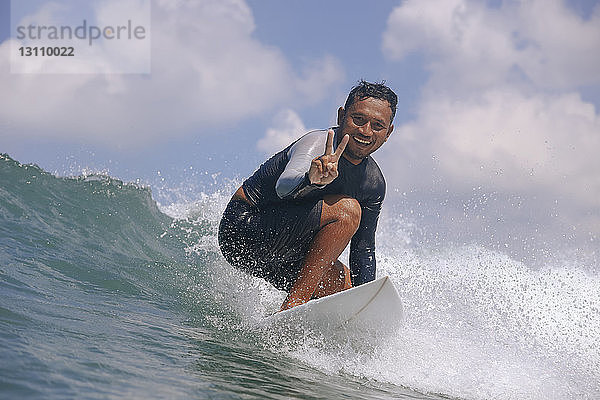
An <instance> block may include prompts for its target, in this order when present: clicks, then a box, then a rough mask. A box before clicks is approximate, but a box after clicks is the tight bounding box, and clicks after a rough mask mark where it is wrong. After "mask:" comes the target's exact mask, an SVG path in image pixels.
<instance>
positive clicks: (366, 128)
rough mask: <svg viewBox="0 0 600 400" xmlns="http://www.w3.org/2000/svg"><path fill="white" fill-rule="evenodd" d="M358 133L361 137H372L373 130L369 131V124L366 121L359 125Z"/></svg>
mask: <svg viewBox="0 0 600 400" xmlns="http://www.w3.org/2000/svg"><path fill="white" fill-rule="evenodd" d="M358 131H359V132H360V134H361V135H363V136H371V135H373V130H372V129H371V122H370V121H368V122H367V123H365V124H363V125H361V126H360V127H359V128H358Z"/></svg>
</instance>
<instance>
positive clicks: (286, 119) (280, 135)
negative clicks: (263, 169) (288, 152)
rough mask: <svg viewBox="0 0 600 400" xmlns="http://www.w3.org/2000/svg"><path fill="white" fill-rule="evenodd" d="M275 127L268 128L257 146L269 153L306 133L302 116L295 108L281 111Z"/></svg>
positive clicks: (276, 117) (278, 149)
mask: <svg viewBox="0 0 600 400" xmlns="http://www.w3.org/2000/svg"><path fill="white" fill-rule="evenodd" d="M273 125H274V126H273V127H271V128H269V129H267V132H266V134H265V136H264V137H263V138H262V139H260V140H259V141H258V143H257V144H256V147H257V148H258V149H259V150H262V151H264V152H265V153H267V154H274V153H276V152H278V151H280V150H282V149H284V148H285V147H286V146H288V145H289V144H290V143H292V142H293V141H294V140H296V139H298V138H299V137H300V136H301V135H302V134H304V133H306V127H305V126H304V123H303V122H302V119H301V118H300V116H299V115H298V114H297V113H296V112H295V111H293V110H290V109H287V110H283V111H281V112H279V113H278V114H277V115H276V116H275V118H274V121H273Z"/></svg>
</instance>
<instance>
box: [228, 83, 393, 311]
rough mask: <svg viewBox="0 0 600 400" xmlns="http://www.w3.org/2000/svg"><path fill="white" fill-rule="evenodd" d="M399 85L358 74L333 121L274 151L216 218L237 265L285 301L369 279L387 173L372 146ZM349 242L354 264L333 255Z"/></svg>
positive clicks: (387, 127) (385, 130) (290, 303)
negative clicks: (282, 292) (283, 293)
mask: <svg viewBox="0 0 600 400" xmlns="http://www.w3.org/2000/svg"><path fill="white" fill-rule="evenodd" d="M397 102H398V99H397V96H396V94H395V93H394V92H393V91H392V90H391V89H390V88H388V87H387V86H385V85H384V84H383V83H381V84H379V83H369V82H365V81H361V82H359V84H358V85H357V86H355V87H354V88H352V90H351V91H350V94H349V95H348V99H347V100H346V103H345V105H344V107H340V108H339V110H338V118H337V122H338V127H337V128H333V129H328V130H327V131H325V130H319V131H312V132H309V133H307V134H305V135H304V136H302V137H301V138H300V139H298V140H297V141H295V142H294V143H292V144H291V145H289V146H288V147H286V148H285V149H283V150H282V151H280V152H279V153H277V154H275V155H274V156H273V157H271V158H270V159H269V160H267V161H266V162H265V163H264V164H262V165H261V166H260V167H259V169H258V170H257V171H256V172H255V173H254V174H253V175H252V176H250V177H249V178H248V179H246V181H245V182H244V183H243V185H242V186H241V187H240V188H239V189H238V190H237V192H236V193H235V194H234V195H233V197H232V198H231V201H230V202H229V204H228V206H227V208H226V210H225V212H224V214H223V219H222V220H221V224H220V226H219V245H220V248H221V252H222V253H223V255H224V257H225V259H226V260H227V261H228V262H229V263H230V264H232V265H233V266H235V267H237V268H239V269H241V270H243V271H246V272H248V273H250V274H251V275H254V276H258V277H261V278H264V279H266V280H267V281H268V282H270V283H271V284H273V285H274V286H275V287H277V288H278V289H281V290H285V291H287V292H288V296H287V298H286V299H285V301H284V302H283V304H282V305H281V309H282V310H285V309H288V308H291V307H294V306H296V305H299V304H302V303H305V302H307V301H309V300H310V299H311V298H319V297H323V296H327V295H330V294H333V293H336V292H339V291H341V290H345V289H348V288H350V287H352V286H357V285H360V284H363V283H366V282H369V281H372V280H373V279H375V268H376V262H375V230H376V228H377V219H378V217H379V212H380V210H381V204H382V202H383V198H384V196H385V180H384V178H383V175H382V173H381V171H380V169H379V167H378V165H377V163H376V162H375V160H373V158H371V156H370V154H371V153H373V152H374V151H375V150H377V149H378V148H379V147H381V145H382V144H383V143H385V141H386V140H387V139H388V137H389V136H390V134H391V133H392V131H393V129H394V127H393V125H392V120H393V119H394V115H395V113H396V105H397ZM349 242H351V244H350V268H348V267H347V266H345V265H344V264H343V263H342V262H341V261H339V260H338V257H339V256H340V254H341V253H342V251H343V250H344V248H345V247H346V246H347V245H348V243H349Z"/></svg>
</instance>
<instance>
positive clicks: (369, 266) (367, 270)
mask: <svg viewBox="0 0 600 400" xmlns="http://www.w3.org/2000/svg"><path fill="white" fill-rule="evenodd" d="M380 210H381V205H379V206H374V207H362V216H361V220H360V226H359V227H358V230H357V231H356V233H355V234H354V236H353V237H352V241H351V242H350V273H351V277H352V286H358V285H362V284H363V283H367V282H370V281H372V280H374V279H375V272H376V270H377V261H376V259H375V231H376V230H377V221H378V219H379V212H380Z"/></svg>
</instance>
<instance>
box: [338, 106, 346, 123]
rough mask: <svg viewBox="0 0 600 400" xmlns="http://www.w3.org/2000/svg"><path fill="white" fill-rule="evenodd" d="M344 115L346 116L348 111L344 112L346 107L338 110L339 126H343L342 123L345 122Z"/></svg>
mask: <svg viewBox="0 0 600 400" xmlns="http://www.w3.org/2000/svg"><path fill="white" fill-rule="evenodd" d="M344 115H346V110H344V107H340V108H338V116H337V124H338V126H342V121H343V120H344Z"/></svg>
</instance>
